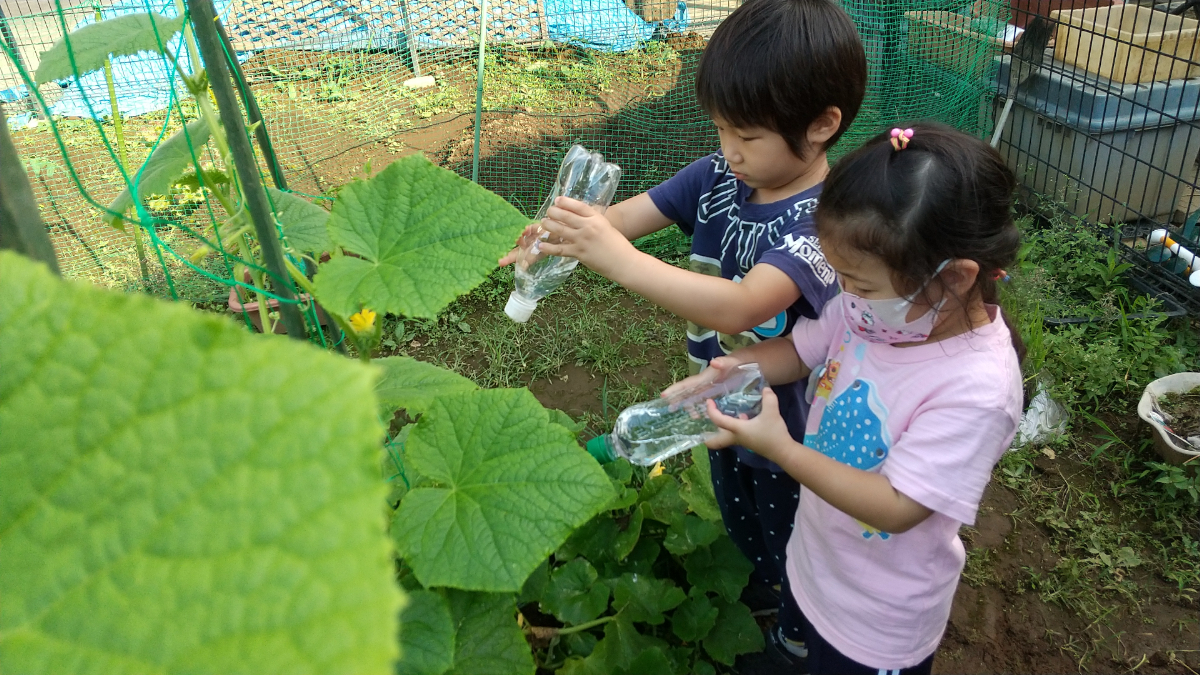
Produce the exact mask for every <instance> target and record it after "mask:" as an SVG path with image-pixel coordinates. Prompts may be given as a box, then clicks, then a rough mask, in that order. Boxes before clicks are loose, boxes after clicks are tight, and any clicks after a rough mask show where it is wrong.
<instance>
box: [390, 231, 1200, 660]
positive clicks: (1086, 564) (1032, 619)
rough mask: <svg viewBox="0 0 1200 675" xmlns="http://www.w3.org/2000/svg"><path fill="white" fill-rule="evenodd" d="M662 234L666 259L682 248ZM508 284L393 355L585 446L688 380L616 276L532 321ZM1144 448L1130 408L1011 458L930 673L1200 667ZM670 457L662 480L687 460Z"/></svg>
mask: <svg viewBox="0 0 1200 675" xmlns="http://www.w3.org/2000/svg"><path fill="white" fill-rule="evenodd" d="M668 237H670V238H669V239H668V240H666V241H665V242H664V241H660V242H659V245H660V249H659V250H658V251H657V252H658V253H659V254H661V255H664V257H668V258H670V257H671V256H672V254H674V255H676V256H678V253H679V252H680V251H685V250H686V248H684V247H685V246H686V242H685V240H683V239H682V238H681V237H677V236H674V235H670V234H669V233H668ZM675 259H676V260H682V259H681V258H679V257H676V258H675ZM511 283H512V282H511V274H510V273H509V272H507V271H504V270H501V271H498V272H496V273H495V274H493V276H492V278H491V279H490V280H489V281H488V282H485V284H484V285H483V286H482V287H480V288H479V289H477V290H476V291H475V292H473V293H472V294H471V295H469V296H467V297H465V298H463V299H462V300H460V301H459V302H458V303H456V304H455V305H454V306H452V307H451V309H450V314H448V315H447V316H446V317H444V318H443V319H442V320H440V321H437V322H427V323H423V324H414V323H412V322H410V324H409V325H407V326H406V328H405V331H404V340H403V341H402V342H400V343H397V342H396V341H395V340H393V341H392V342H393V346H391V347H387V348H386V351H388V352H391V351H394V352H395V353H398V354H408V355H413V356H416V357H418V358H421V359H424V360H429V361H432V362H435V363H440V364H443V365H446V366H448V367H451V368H454V369H455V370H457V371H459V372H461V373H463V374H464V375H467V376H469V377H471V378H473V379H475V380H476V381H477V382H479V383H480V384H484V385H487V386H509V387H511V386H528V387H529V388H530V389H531V390H532V391H533V392H534V394H535V395H537V397H538V398H539V399H540V400H541V401H542V402H543V403H544V404H545V405H547V406H552V407H557V408H560V409H562V410H564V411H566V412H568V413H569V414H571V415H572V416H574V417H576V418H578V419H580V420H581V421H583V422H585V423H586V424H587V429H586V430H585V432H584V436H583V437H584V438H586V437H587V436H588V435H591V434H595V433H601V432H604V431H607V430H608V429H609V428H610V426H611V424H612V422H613V420H614V418H615V416H616V414H617V412H619V411H620V409H621V408H622V407H623V406H625V405H628V404H630V403H633V402H636V401H639V400H644V399H647V398H649V397H652V396H654V395H655V394H656V393H657V392H658V391H660V390H661V389H662V388H663V387H665V386H666V385H667V384H669V383H670V382H672V381H674V379H676V378H678V377H680V376H681V375H683V374H684V372H685V371H686V360H685V358H684V338H683V334H684V329H685V325H684V322H682V321H681V320H679V319H677V318H675V317H673V316H672V315H670V314H668V313H666V312H664V311H662V310H660V309H657V308H655V307H654V306H652V305H650V304H649V303H646V302H645V301H643V300H641V299H639V298H637V297H636V296H632V295H630V294H628V293H626V292H625V291H623V290H622V289H620V288H618V287H616V286H615V285H613V284H611V283H610V282H608V281H605V280H603V279H600V278H599V277H596V276H595V275H593V274H591V273H590V272H587V271H586V270H583V269H582V268H580V270H579V271H577V272H576V273H575V275H574V276H573V277H572V278H571V279H570V280H568V282H567V285H566V286H565V288H564V289H563V290H562V291H560V292H559V293H556V294H555V295H552V296H551V297H549V298H547V299H546V300H543V301H542V303H541V304H540V305H539V307H538V310H537V311H536V312H535V313H534V316H533V318H532V320H531V321H530V323H529V324H528V325H526V326H518V325H516V324H513V323H512V322H511V321H509V320H508V319H507V318H506V317H505V316H504V314H503V311H502V308H503V304H504V298H505V297H506V296H507V294H508V291H509V289H510V287H511ZM463 322H465V323H466V324H467V326H468V327H469V329H470V330H469V332H465V331H464V330H463V329H462V328H461V327H460V326H459V325H458V324H460V323H463ZM394 326H395V323H394V322H393V323H389V325H388V330H391V331H393V333H394V331H395V328H394ZM1077 419H1078V418H1077ZM1085 419H1086V418H1085ZM1148 440H1149V437H1148V436H1147V435H1146V431H1145V428H1144V427H1143V426H1141V425H1140V424H1139V421H1138V419H1137V417H1136V414H1135V413H1134V412H1133V409H1132V408H1128V412H1122V413H1119V414H1106V415H1104V416H1103V420H1102V421H1099V420H1098V421H1097V422H1087V421H1083V422H1081V423H1077V424H1076V426H1075V429H1074V430H1073V432H1072V433H1071V434H1070V436H1069V437H1068V439H1067V440H1065V441H1060V442H1057V443H1055V444H1053V445H1051V446H1035V447H1029V448H1024V449H1021V450H1016V451H1012V452H1010V453H1008V454H1007V455H1006V456H1005V458H1004V459H1003V460H1002V462H1001V464H1000V466H999V467H997V469H996V471H995V474H994V477H993V481H992V484H991V486H990V487H989V488H988V490H987V492H986V494H985V497H984V500H983V504H982V506H981V509H980V512H979V514H980V515H979V519H978V521H977V523H976V525H975V527H973V528H966V529H965V530H964V533H963V538H964V541H965V543H966V546H967V549H968V562H967V569H966V571H965V573H964V575H963V580H962V582H961V583H960V585H959V589H958V593H957V595H956V597H955V604H954V608H953V611H952V614H951V620H950V625H949V627H948V629H947V633H946V637H945V639H944V640H943V642H942V645H941V648H940V651H939V653H938V657H937V659H936V661H935V665H934V672H936V673H997V672H1031V673H1066V672H1075V671H1080V670H1081V671H1083V672H1094V673H1126V672H1129V670H1130V669H1132V668H1137V669H1138V671H1139V672H1153V673H1180V674H1181V675H1182V674H1184V673H1192V672H1194V671H1195V670H1197V669H1200V652H1197V651H1196V650H1195V645H1196V644H1197V640H1200V621H1197V618H1196V617H1197V614H1198V612H1200V604H1198V602H1197V597H1198V595H1200V549H1197V542H1196V540H1195V539H1194V538H1191V537H1194V536H1195V532H1196V529H1197V527H1200V519H1198V518H1197V515H1196V509H1195V506H1194V505H1192V506H1190V507H1189V505H1188V504H1187V502H1186V500H1185V501H1172V500H1165V501H1164V500H1163V498H1162V497H1161V496H1160V495H1161V494H1162V493H1161V488H1160V486H1157V485H1156V484H1155V483H1154V479H1155V478H1156V476H1157V475H1158V474H1157V473H1156V472H1154V471H1152V470H1149V468H1148V467H1149V464H1148V463H1149V462H1152V461H1154V460H1155V459H1156V456H1155V454H1154V451H1153V450H1152V449H1151V448H1150V446H1149V444H1148ZM674 464H675V465H673V466H668V467H667V470H668V471H669V472H677V471H679V470H681V469H682V468H683V466H684V465H685V464H686V461H685V460H678V461H676V462H675V463H674ZM531 620H533V619H531ZM548 672H550V671H543V673H542V674H540V675H545V674H546V673H548ZM728 672H736V670H734V671H728Z"/></svg>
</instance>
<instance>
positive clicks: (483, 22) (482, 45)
mask: <svg viewBox="0 0 1200 675" xmlns="http://www.w3.org/2000/svg"><path fill="white" fill-rule="evenodd" d="M487 13H488V8H487V0H479V69H478V71H479V72H478V74H477V75H476V76H475V145H474V150H473V152H472V154H473V155H474V156H473V157H472V159H471V182H472V183H479V131H480V129H481V128H482V127H483V59H484V50H485V49H486V45H487V32H488V24H489V23H490V22H489V21H488V15H487Z"/></svg>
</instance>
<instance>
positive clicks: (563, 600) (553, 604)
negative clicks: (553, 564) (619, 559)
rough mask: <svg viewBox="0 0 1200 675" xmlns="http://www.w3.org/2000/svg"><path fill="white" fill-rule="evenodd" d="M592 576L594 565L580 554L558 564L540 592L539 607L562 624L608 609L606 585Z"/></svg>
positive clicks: (586, 617) (586, 619)
mask: <svg viewBox="0 0 1200 675" xmlns="http://www.w3.org/2000/svg"><path fill="white" fill-rule="evenodd" d="M596 579H597V575H596V568H594V567H592V566H591V564H590V563H588V561H586V560H584V559H582V558H580V559H578V560H572V561H571V562H569V563H567V564H566V565H563V566H562V567H559V568H558V569H556V570H554V574H553V575H551V577H550V585H549V586H548V587H547V588H546V592H545V593H543V594H542V610H543V611H546V612H549V613H551V614H553V615H554V616H555V618H557V619H558V620H559V621H562V622H563V623H566V624H580V623H584V622H587V621H591V620H592V619H595V618H596V617H598V616H600V615H601V614H603V613H604V610H606V609H608V586H606V585H604V584H600V583H596Z"/></svg>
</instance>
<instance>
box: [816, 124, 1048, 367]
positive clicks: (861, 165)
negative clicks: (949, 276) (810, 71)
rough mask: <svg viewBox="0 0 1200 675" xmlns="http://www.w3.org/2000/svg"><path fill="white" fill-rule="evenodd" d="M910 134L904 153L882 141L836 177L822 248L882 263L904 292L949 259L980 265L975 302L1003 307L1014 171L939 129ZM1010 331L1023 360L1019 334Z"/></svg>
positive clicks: (821, 222)
mask: <svg viewBox="0 0 1200 675" xmlns="http://www.w3.org/2000/svg"><path fill="white" fill-rule="evenodd" d="M906 126H907V127H910V128H911V129H912V130H913V135H912V140H910V141H909V142H908V145H907V147H905V148H904V149H902V150H895V149H894V147H893V146H892V143H891V135H890V133H881V134H879V135H878V136H876V137H874V138H872V139H871V140H869V141H867V142H866V144H864V145H863V146H862V147H861V148H859V149H857V150H855V151H854V152H851V153H850V154H848V155H846V156H845V157H843V158H842V159H841V161H839V162H838V163H837V165H835V166H834V167H833V169H832V170H831V171H830V172H829V175H828V176H827V177H826V178H825V187H824V188H823V189H822V190H821V202H820V204H819V205H818V206H817V215H816V225H817V234H818V236H820V239H821V243H822V245H833V246H846V247H849V248H851V249H854V250H858V251H863V252H866V253H870V254H872V255H875V256H878V257H879V258H881V259H882V260H883V262H884V264H886V265H887V266H888V268H889V269H890V270H891V271H892V281H893V283H894V284H895V286H896V290H899V291H900V292H902V293H912V292H915V291H916V290H917V289H918V288H921V287H922V286H924V285H925V284H926V282H927V281H928V280H929V279H930V278H931V277H933V276H934V275H935V274H936V272H937V268H938V266H939V265H940V264H941V263H942V261H943V260H948V259H962V260H974V261H975V262H976V263H977V264H978V265H979V276H978V277H976V280H975V287H974V288H972V289H971V293H972V295H973V294H975V293H979V294H980V296H981V297H982V299H983V301H984V302H986V303H989V304H998V301H999V291H998V289H997V287H996V277H997V275H998V274H999V273H1000V272H1001V270H1003V269H1004V268H1005V267H1008V266H1009V265H1011V264H1013V262H1014V261H1015V260H1016V258H1017V252H1018V250H1019V249H1020V246H1021V233H1020V231H1019V230H1018V229H1017V226H1016V224H1015V223H1014V222H1013V201H1012V198H1013V192H1014V191H1015V190H1016V179H1015V178H1014V177H1013V174H1012V171H1010V170H1009V168H1008V166H1007V165H1006V164H1005V163H1004V159H1003V158H1002V157H1001V156H1000V154H999V153H997V152H996V151H995V149H993V148H992V147H991V146H989V145H988V144H987V143H984V142H983V141H981V140H979V139H978V138H975V137H974V136H969V135H967V134H964V133H962V132H961V131H957V130H955V129H951V128H950V127H947V126H943V125H941V124H936V123H932V122H920V123H914V124H910V125H906ZM926 289H927V290H928V286H926ZM1005 321H1006V322H1007V321H1008V317H1005ZM1009 328H1010V332H1011V333H1012V338H1013V346H1014V347H1015V348H1016V350H1017V355H1018V356H1024V345H1022V344H1021V338H1020V334H1019V333H1018V332H1017V331H1016V330H1011V329H1012V325H1011V324H1010V325H1009Z"/></svg>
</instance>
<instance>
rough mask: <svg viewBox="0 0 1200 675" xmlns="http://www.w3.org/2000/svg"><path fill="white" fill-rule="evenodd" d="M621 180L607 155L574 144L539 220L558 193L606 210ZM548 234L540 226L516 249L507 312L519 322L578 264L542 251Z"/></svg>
mask: <svg viewBox="0 0 1200 675" xmlns="http://www.w3.org/2000/svg"><path fill="white" fill-rule="evenodd" d="M620 180H621V167H619V166H617V165H616V164H613V163H612V162H606V161H604V156H603V155H601V154H600V153H598V152H588V151H587V149H586V148H584V147H583V146H582V145H573V146H571V149H570V150H568V151H567V155H566V157H564V158H563V162H562V166H561V167H560V168H559V170H558V178H557V179H556V180H555V181H554V187H553V188H551V190H550V196H549V197H547V198H546V202H545V203H544V204H542V208H541V209H540V210H539V211H538V214H537V219H536V221H537V222H538V223H540V222H541V221H542V219H543V218H545V217H546V211H548V210H549V209H550V207H551V206H553V205H554V200H555V199H556V198H557V197H559V196H563V197H570V198H572V199H578V200H579V201H581V202H585V203H587V204H589V205H591V206H592V208H595V209H596V210H597V211H600V212H603V211H604V210H605V209H607V208H608V205H609V204H610V203H612V198H613V195H614V194H616V192H617V183H618V182H619V181H620ZM549 237H550V233H549V232H546V231H544V230H542V229H541V228H540V227H539V228H538V231H537V233H536V234H535V235H533V236H530V237H525V238H523V239H522V240H521V243H520V246H519V247H518V249H517V261H516V264H515V265H513V276H514V277H516V284H515V285H516V289H515V290H514V291H513V292H512V293H511V294H510V295H509V296H508V304H506V305H505V306H504V313H505V314H507V315H508V317H509V318H510V319H512V320H513V321H516V322H517V323H525V322H526V321H528V320H529V317H530V315H532V314H533V310H534V309H535V308H536V307H537V303H538V300H541V299H542V298H544V297H546V296H547V295H550V294H551V293H552V292H554V290H555V289H557V288H558V287H559V286H561V285H562V283H563V282H564V281H566V279H567V277H568V276H570V274H571V271H572V270H574V269H575V266H576V265H578V264H579V261H578V260H576V259H575V258H564V257H561V256H556V255H547V254H545V253H542V252H541V248H540V245H541V242H543V241H546V240H547V239H548V238H549Z"/></svg>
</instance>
